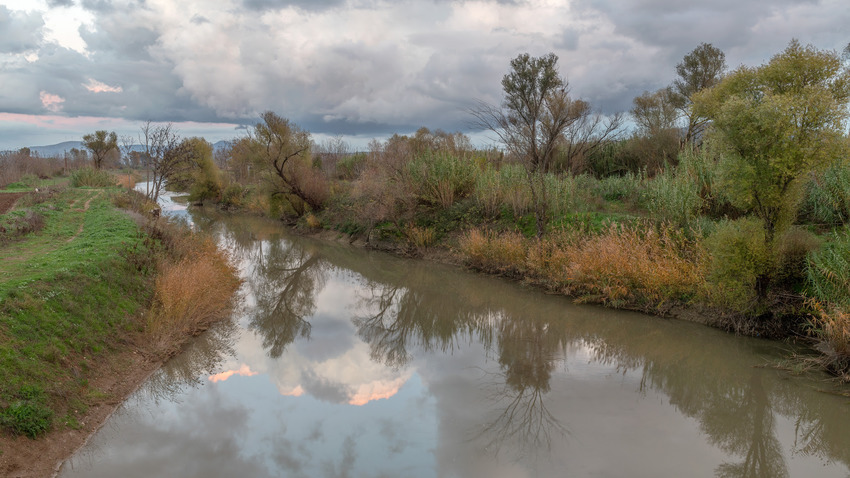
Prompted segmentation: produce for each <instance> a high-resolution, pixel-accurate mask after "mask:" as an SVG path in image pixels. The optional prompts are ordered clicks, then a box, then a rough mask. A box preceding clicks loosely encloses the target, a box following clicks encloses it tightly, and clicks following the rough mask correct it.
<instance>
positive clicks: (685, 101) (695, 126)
mask: <svg viewBox="0 0 850 478" xmlns="http://www.w3.org/2000/svg"><path fill="white" fill-rule="evenodd" d="M724 71H726V54H725V53H723V51H722V50H720V49H719V48H717V47H715V46H714V45H712V44H711V43H700V44H699V46H698V47H696V48H694V49H693V50H692V51H691V52H690V53H688V54H687V55H685V57H684V58H683V59H682V61H681V62H679V63H678V64H677V65H676V73H677V74H678V75H679V77H678V78H676V79H675V80H673V84H672V85H671V87H670V90H669V91H670V99H671V103H672V105H673V106H674V107H675V108H676V109H678V110H679V112H680V113H681V114H682V116H684V117H685V118H686V119H687V121H688V129H687V130H686V132H685V143H687V144H691V145H693V144H694V142H696V141H697V140H698V139H700V138H701V136H702V132H703V130H704V129H705V125H706V123H707V122H708V119H707V118H705V117H703V116H699V115H698V114H697V113H696V112H695V111H694V109H693V108H692V107H691V106H692V104H693V101H692V100H691V98H692V97H693V95H694V94H695V93H698V92H700V91H702V90H704V89H706V88H711V87H712V86H714V85H716V84H717V83H719V82H720V79H721V78H722V76H723V72H724Z"/></svg>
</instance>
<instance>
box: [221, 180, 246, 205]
mask: <svg viewBox="0 0 850 478" xmlns="http://www.w3.org/2000/svg"><path fill="white" fill-rule="evenodd" d="M246 193H247V190H246V189H245V188H244V187H242V186H241V185H239V184H237V183H233V184H230V185H228V186H227V187H226V188H224V190H223V191H222V192H221V199H220V200H219V204H220V205H221V206H222V207H225V208H234V209H237V208H240V207H242V205H243V201H244V199H245V195H246Z"/></svg>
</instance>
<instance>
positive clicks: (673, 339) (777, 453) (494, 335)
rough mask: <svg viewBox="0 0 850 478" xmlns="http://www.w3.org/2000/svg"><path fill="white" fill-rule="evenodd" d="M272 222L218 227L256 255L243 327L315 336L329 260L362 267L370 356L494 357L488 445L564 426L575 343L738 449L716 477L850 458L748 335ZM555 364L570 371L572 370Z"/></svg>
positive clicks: (837, 416)
mask: <svg viewBox="0 0 850 478" xmlns="http://www.w3.org/2000/svg"><path fill="white" fill-rule="evenodd" d="M239 220H241V219H239ZM275 227H277V226H274V225H273V226H268V227H267V226H265V225H262V227H258V226H255V225H245V224H242V223H239V224H237V225H236V226H235V227H233V226H229V227H227V228H224V230H225V231H228V230H229V231H245V230H252V231H254V232H252V234H255V236H253V237H252V236H249V235H246V234H245V233H237V232H231V233H223V234H224V235H225V236H226V237H229V238H230V239H229V240H230V241H231V243H232V244H237V245H238V247H237V249H239V250H240V251H241V252H240V257H242V258H243V259H248V256H249V255H250V256H252V257H251V258H250V263H249V264H247V265H246V267H247V268H248V269H249V272H248V278H247V282H246V286H247V287H248V288H249V289H250V290H249V292H252V293H253V294H254V296H255V297H256V303H257V307H256V310H254V311H252V312H251V313H250V316H249V319H250V326H251V327H252V328H253V329H254V330H256V331H257V332H258V333H259V334H260V336H261V337H262V338H263V345H264V347H265V348H267V349H268V351H269V354H270V355H271V356H273V357H278V356H280V354H281V353H282V352H283V350H284V348H285V347H286V346H287V345H288V344H289V343H292V342H293V341H294V340H296V338H298V337H307V336H309V334H310V323H309V321H308V320H307V319H308V318H309V316H310V315H312V314H313V313H314V312H315V310H316V295H317V294H318V291H319V290H321V289H322V288H323V287H324V284H325V282H326V280H327V278H328V275H329V273H330V271H331V270H332V269H334V268H338V269H340V270H350V271H353V272H354V273H355V274H357V276H359V277H361V279H359V282H360V283H359V284H358V285H357V286H354V285H352V287H356V288H357V289H359V290H360V296H361V297H360V299H359V302H358V304H357V306H358V313H356V314H355V317H354V318H353V319H352V322H353V323H354V325H355V327H356V330H357V334H358V336H359V337H360V338H361V339H362V340H363V341H364V342H366V343H367V344H368V345H369V347H370V354H371V357H372V359H373V360H375V361H379V362H381V363H383V364H385V365H387V366H389V367H393V368H401V367H406V366H408V365H409V364H410V363H411V361H412V360H413V358H414V356H416V355H418V354H421V353H424V352H431V351H442V352H450V351H454V350H457V349H459V348H461V347H463V346H464V343H467V344H472V343H475V342H480V343H482V344H483V347H484V349H485V350H486V351H487V353H488V354H494V355H495V356H496V357H497V358H498V365H499V371H498V372H495V373H490V374H488V375H487V376H486V379H487V380H488V381H490V383H489V385H487V390H488V391H490V392H491V393H490V394H489V395H488V398H489V399H490V402H488V403H487V404H486V406H487V407H489V408H491V409H492V410H491V412H490V413H491V417H492V419H489V420H487V422H486V423H483V424H479V425H478V426H479V428H478V430H483V432H481V433H479V434H478V435H477V436H478V437H479V439H480V440H482V443H484V444H486V445H487V446H488V447H489V448H491V449H494V450H495V449H498V448H500V447H503V445H509V447H510V448H511V449H520V450H523V451H522V452H523V453H528V452H529V451H531V450H535V449H546V448H548V446H549V444H550V443H552V442H553V441H554V440H556V439H557V437H558V436H559V435H566V434H568V432H567V428H566V427H565V426H564V425H562V423H561V422H559V419H561V420H562V419H563V416H561V415H560V413H559V412H558V410H564V409H565V408H564V406H563V404H562V403H560V402H558V407H557V409H555V408H553V407H552V405H553V402H552V401H553V400H555V399H560V398H556V397H553V394H552V393H551V392H550V388H551V387H552V376H553V375H555V374H556V369H557V368H558V364H559V363H563V361H564V360H571V359H570V358H569V354H568V353H567V350H568V349H573V348H576V349H582V350H583V354H582V356H586V357H588V359H589V361H590V362H592V363H595V364H597V365H604V366H610V367H611V369H612V370H616V371H618V372H621V373H624V374H625V373H627V372H637V374H639V375H638V376H639V378H640V383H639V385H638V387H639V389H638V390H636V392H638V393H640V392H643V393H645V392H647V391H649V390H655V391H658V392H660V393H663V394H664V395H666V396H667V397H668V401H669V404H670V405H671V406H673V407H675V408H676V409H677V410H678V411H679V412H680V413H682V414H683V415H684V416H687V417H692V418H694V419H695V420H697V421H698V422H699V424H700V428H701V430H702V431H703V433H704V434H705V436H706V438H707V440H708V441H709V442H710V443H712V444H713V445H715V446H717V447H718V448H719V449H721V450H723V451H724V452H726V453H728V454H729V455H732V456H739V457H741V458H742V459H741V461H740V462H734V463H732V462H730V463H724V464H722V465H720V466H719V467H717V468H716V470H715V473H716V474H717V475H718V476H724V477H727V476H737V477H764V476H780V477H781V476H788V474H789V471H788V465H787V464H786V460H787V459H788V456H789V453H790V454H792V455H793V454H802V455H811V456H817V457H821V458H822V459H823V460H824V461H825V462H830V461H839V462H841V463H844V464H847V463H850V436H848V434H847V433H846V429H845V428H846V427H845V425H846V409H844V408H841V407H838V406H836V405H835V400H833V397H830V396H827V395H824V394H818V393H815V392H812V391H810V390H806V388H805V387H801V386H800V384H799V382H797V381H796V379H795V380H784V381H783V380H774V379H773V378H771V374H773V373H778V372H774V371H771V370H764V369H754V368H752V366H753V356H754V354H755V355H757V354H758V353H760V352H758V351H756V352H754V350H755V349H756V346H755V345H754V343H753V342H752V341H748V340H744V339H740V340H739V339H738V338H736V337H731V336H726V335H722V334H719V333H716V332H715V331H711V330H708V329H701V328H698V327H684V326H683V327H679V326H669V324H667V323H665V322H664V321H658V320H654V319H650V318H646V317H642V318H639V319H638V320H635V319H636V317H633V316H630V315H628V314H625V313H622V312H616V311H609V310H605V309H598V308H592V309H588V308H582V309H581V310H580V311H579V310H577V309H576V310H575V312H569V311H567V307H566V306H565V304H564V301H558V300H548V299H547V300H539V295H532V294H529V293H526V292H522V291H519V290H518V289H517V288H516V287H515V286H514V285H512V284H504V283H501V282H499V281H490V280H477V279H470V276H468V275H466V274H463V273H454V272H445V271H440V272H437V273H435V272H434V269H435V267H434V266H433V265H431V264H421V263H415V262H410V261H400V260H395V259H386V258H383V257H381V258H376V257H374V256H370V255H367V254H364V253H363V252H362V251H352V250H351V249H349V248H345V247H337V246H333V245H329V246H325V245H317V244H316V243H313V242H311V241H301V240H295V241H289V240H285V239H282V238H280V237H278V236H276V235H274V233H272V232H269V231H274V230H275ZM227 234H230V236H227ZM319 250H321V259H320V258H319V256H318V254H319V252H318V251H319ZM569 310H573V309H569ZM759 347H765V348H767V347H766V346H762V345H759ZM767 354H768V355H770V353H769V351H768V353H767ZM201 362H202V361H201ZM189 375H191V374H189ZM558 376H559V377H561V378H562V379H563V380H570V376H569V373H568V372H565V373H563V374H561V373H560V372H559V373H558ZM559 381H560V380H559ZM795 382H796V383H795ZM550 410H554V411H555V412H554V413H553V412H550ZM561 413H562V412H561ZM780 416H781V417H786V418H788V419H789V420H791V422H792V423H794V424H795V429H794V432H795V435H794V440H793V445H792V448H791V449H790V450H783V449H782V446H781V442H780V440H779V439H778V434H779V432H778V431H777V418H778V417H780ZM508 442H510V443H508Z"/></svg>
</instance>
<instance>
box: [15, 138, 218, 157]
mask: <svg viewBox="0 0 850 478" xmlns="http://www.w3.org/2000/svg"><path fill="white" fill-rule="evenodd" d="M228 146H230V141H218V142H216V143H213V151H218V150H220V149H224V148H226V147H228ZM29 148H30V151H32V152H33V153H38V155H39V156H42V157H49V156H64V155H65V153H67V152H70V151H71V150H72V149H74V148H76V149H80V150H82V149H85V146H83V142H82V141H65V142H62V143H58V144H50V145H47V146H30V147H29ZM144 150H145V148H143V147H142V146H141V145H139V144H136V145H134V146H133V151H144Z"/></svg>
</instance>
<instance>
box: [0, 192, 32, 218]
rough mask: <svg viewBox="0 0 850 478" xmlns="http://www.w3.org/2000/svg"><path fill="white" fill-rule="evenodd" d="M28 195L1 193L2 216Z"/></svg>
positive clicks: (0, 206) (0, 208)
mask: <svg viewBox="0 0 850 478" xmlns="http://www.w3.org/2000/svg"><path fill="white" fill-rule="evenodd" d="M26 195H27V193H0V214H6V212H7V211H9V210H10V209H12V207H13V206H14V205H15V203H16V202H18V199H20V198H22V197H24V196H26Z"/></svg>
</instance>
